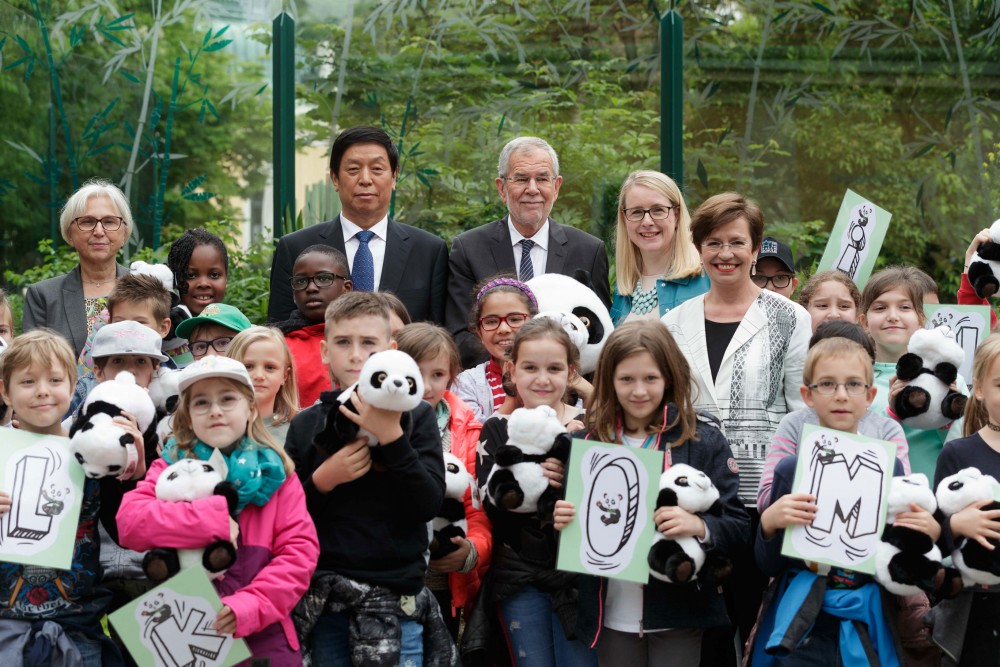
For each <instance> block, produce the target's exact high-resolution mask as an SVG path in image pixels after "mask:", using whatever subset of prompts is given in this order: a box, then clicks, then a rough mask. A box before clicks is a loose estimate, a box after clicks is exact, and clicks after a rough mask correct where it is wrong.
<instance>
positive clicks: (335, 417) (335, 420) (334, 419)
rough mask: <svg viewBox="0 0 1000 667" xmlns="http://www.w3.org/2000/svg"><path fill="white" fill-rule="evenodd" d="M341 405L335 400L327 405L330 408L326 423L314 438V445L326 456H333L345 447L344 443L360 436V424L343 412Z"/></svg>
mask: <svg viewBox="0 0 1000 667" xmlns="http://www.w3.org/2000/svg"><path fill="white" fill-rule="evenodd" d="M340 406H341V403H340V401H333V403H332V404H329V405H327V406H326V407H328V408H329V412H328V413H327V415H326V425H325V426H324V427H323V430H322V431H320V432H319V433H318V434H317V435H316V437H315V438H313V446H315V447H316V448H317V449H319V450H320V451H321V452H323V453H324V454H325V455H326V456H333V455H334V454H336V453H337V452H339V451H340V450H341V449H343V447H344V445H346V444H347V443H349V442H352V441H354V440H356V439H357V437H358V430H359V429H358V425H357V424H355V423H354V422H352V421H351V420H350V419H348V418H347V417H345V416H344V415H343V414H341V412H340ZM349 407H353V406H349Z"/></svg>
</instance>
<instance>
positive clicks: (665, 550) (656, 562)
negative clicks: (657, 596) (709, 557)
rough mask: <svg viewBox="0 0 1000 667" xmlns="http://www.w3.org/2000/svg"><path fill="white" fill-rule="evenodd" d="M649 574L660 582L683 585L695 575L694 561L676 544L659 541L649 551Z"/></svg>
mask: <svg viewBox="0 0 1000 667" xmlns="http://www.w3.org/2000/svg"><path fill="white" fill-rule="evenodd" d="M648 561H649V573H650V575H652V576H653V577H655V578H657V579H659V580H660V581H666V582H668V583H674V584H683V583H686V582H688V581H689V580H690V579H691V577H692V576H694V573H695V562H694V559H693V558H691V557H690V556H688V555H687V554H686V553H685V552H684V550H683V549H681V548H680V547H679V546H678V545H677V543H676V542H674V541H672V540H660V541H657V542H655V543H654V544H653V546H652V547H650V549H649V559H648Z"/></svg>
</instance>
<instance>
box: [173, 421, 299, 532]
mask: <svg viewBox="0 0 1000 667" xmlns="http://www.w3.org/2000/svg"><path fill="white" fill-rule="evenodd" d="M191 450H192V453H193V455H194V456H193V458H196V459H198V460H199V461H207V460H208V459H210V458H211V457H212V453H213V452H214V451H215V448H214V447H210V446H209V445H206V444H205V443H203V442H201V441H200V440H195V441H194V446H193V447H192V448H191ZM222 456H223V457H224V458H225V459H226V465H227V466H229V474H228V475H227V476H226V481H227V482H230V483H232V485H233V486H235V487H236V492H237V493H238V494H239V503H238V505H237V508H236V511H237V513H239V512H242V511H243V508H244V507H246V506H247V505H249V504H251V503H252V504H254V505H257V506H258V507H263V506H264V504H265V503H266V502H267V501H268V500H269V499H270V498H271V496H272V495H273V494H274V492H275V491H277V490H278V487H279V486H281V485H282V484H283V483H284V482H285V465H284V463H282V461H281V457H280V456H278V453H277V452H276V451H274V450H273V449H271V448H270V447H262V446H260V445H258V444H257V443H255V442H252V441H251V440H250V439H249V438H247V437H246V436H244V437H243V439H242V440H240V441H239V442H238V443H237V444H236V449H234V450H233V451H232V453H231V454H222ZM162 458H163V460H164V461H166V462H167V463H170V464H173V463H177V461H179V460H181V459H183V458H192V456H191V455H190V454H188V453H187V452H185V451H184V450H182V449H180V448H179V447H178V446H177V441H176V440H174V439H173V438H171V439H170V440H168V441H167V445H166V447H164V448H163V454H162Z"/></svg>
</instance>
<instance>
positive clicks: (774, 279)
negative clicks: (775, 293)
mask: <svg viewBox="0 0 1000 667" xmlns="http://www.w3.org/2000/svg"><path fill="white" fill-rule="evenodd" d="M750 280H752V281H753V284H754V285H756V286H757V287H760V288H762V289H763V288H766V287H767V284H768V283H771V284H772V285H774V289H785V288H786V287H788V285H789V284H790V283H791V282H792V276H790V275H788V274H787V273H783V274H779V275H776V276H765V275H761V274H759V273H758V274H756V275H752V276H750Z"/></svg>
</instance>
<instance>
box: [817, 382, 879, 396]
mask: <svg viewBox="0 0 1000 667" xmlns="http://www.w3.org/2000/svg"><path fill="white" fill-rule="evenodd" d="M806 386H807V387H808V388H809V389H812V390H813V391H815V392H816V393H817V394H821V395H823V396H833V395H834V394H836V393H837V389H839V388H840V387H843V388H844V391H846V392H847V393H848V394H850V395H852V396H860V395H861V394H863V393H865V392H866V391H868V385H867V384H865V383H864V382H862V381H861V380H848V381H847V382H834V381H833V380H820V381H819V382H816V383H814V384H809V385H806Z"/></svg>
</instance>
